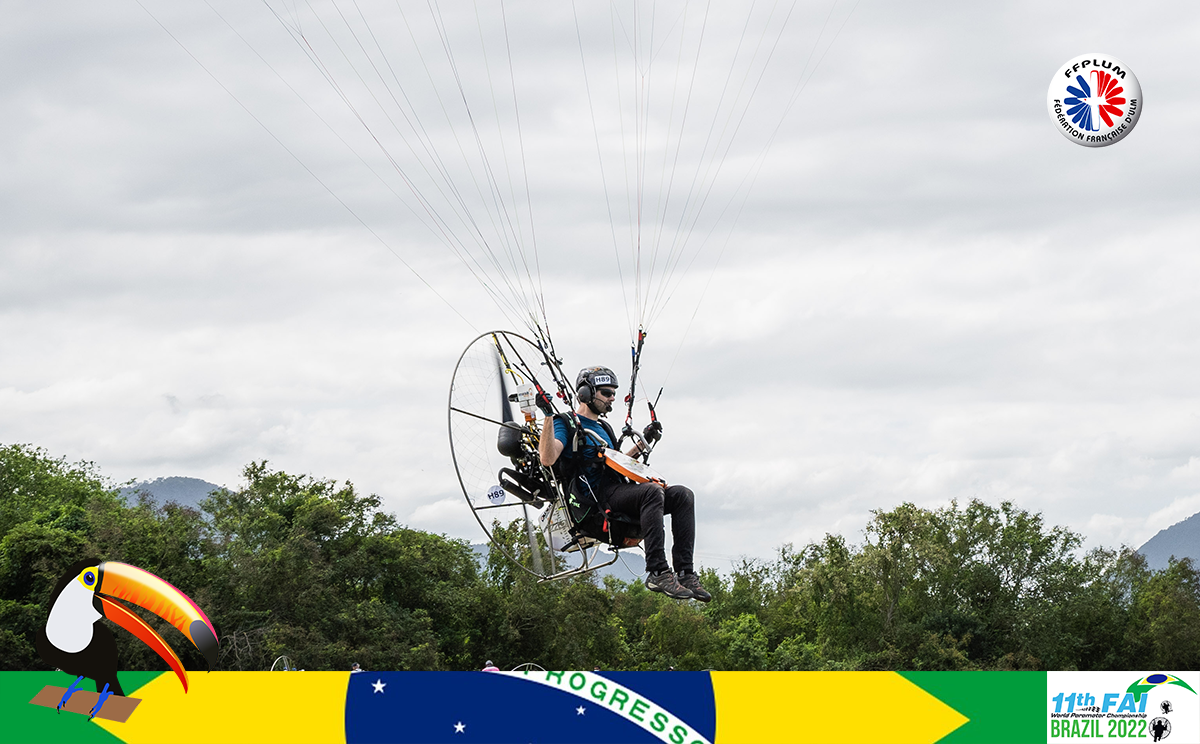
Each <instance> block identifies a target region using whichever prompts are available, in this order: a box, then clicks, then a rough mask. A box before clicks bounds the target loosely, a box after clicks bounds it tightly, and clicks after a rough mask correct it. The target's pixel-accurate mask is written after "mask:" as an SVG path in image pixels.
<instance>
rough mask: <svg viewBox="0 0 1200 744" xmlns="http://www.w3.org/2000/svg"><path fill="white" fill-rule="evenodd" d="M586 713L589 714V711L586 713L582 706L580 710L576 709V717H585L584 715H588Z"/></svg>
mask: <svg viewBox="0 0 1200 744" xmlns="http://www.w3.org/2000/svg"><path fill="white" fill-rule="evenodd" d="M586 712H587V711H585V710H584V709H583V706H582V705H581V706H579V707H578V708H576V709H575V714H576V715H580V716H582V715H583V714H584V713H586Z"/></svg>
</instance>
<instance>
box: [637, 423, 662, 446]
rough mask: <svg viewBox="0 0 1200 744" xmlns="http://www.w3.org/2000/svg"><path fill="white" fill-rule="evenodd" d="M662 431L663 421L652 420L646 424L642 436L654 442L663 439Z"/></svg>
mask: <svg viewBox="0 0 1200 744" xmlns="http://www.w3.org/2000/svg"><path fill="white" fill-rule="evenodd" d="M662 431H663V429H662V423H661V422H658V421H652V422H650V423H649V424H647V425H646V428H645V429H642V438H643V439H645V440H646V441H647V442H650V443H651V444H653V443H654V442H657V441H658V440H660V439H662Z"/></svg>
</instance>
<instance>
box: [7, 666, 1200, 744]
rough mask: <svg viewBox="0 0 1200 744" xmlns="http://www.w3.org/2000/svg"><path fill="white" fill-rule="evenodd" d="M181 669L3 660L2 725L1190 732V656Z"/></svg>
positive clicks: (266, 732) (607, 741) (399, 731)
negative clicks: (79, 680)
mask: <svg viewBox="0 0 1200 744" xmlns="http://www.w3.org/2000/svg"><path fill="white" fill-rule="evenodd" d="M190 680H191V682H190V689H189V690H188V692H186V693H185V692H184V691H183V689H182V686H181V685H180V684H179V681H178V680H177V679H176V677H175V676H174V675H173V674H170V673H158V672H124V673H122V674H121V683H122V686H123V687H124V688H125V690H126V695H127V698H128V699H129V700H130V701H131V702H130V705H133V704H134V703H133V702H132V701H134V700H136V701H138V702H136V708H134V709H133V712H132V713H131V714H129V716H128V718H127V720H125V721H123V722H119V721H114V720H105V719H103V718H100V717H97V718H92V719H89V718H88V717H87V715H86V714H78V713H71V712H67V711H63V712H59V711H57V710H56V709H55V707H54V706H53V703H52V702H51V704H50V707H46V704H45V703H39V704H31V703H30V701H31V700H33V699H34V698H35V697H37V696H39V695H43V699H44V697H45V694H44V693H43V688H45V687H46V686H58V687H67V686H68V685H69V684H70V683H71V682H72V681H73V678H71V677H69V676H68V675H66V674H63V673H61V672H46V673H41V672H3V673H0V706H2V707H3V712H4V720H5V721H6V727H5V735H4V737H3V740H4V741H14V742H18V741H19V742H31V743H35V742H107V743H110V744H117V743H118V742H129V743H131V744H132V743H134V742H156V743H163V744H169V743H173V742H178V743H181V744H182V743H184V742H213V743H221V742H281V743H283V742H289V743H301V742H312V743H313V744H318V743H322V744H323V743H325V742H331V743H336V744H359V743H362V744H366V743H368V742H378V743H379V744H384V743H396V744H400V743H404V744H409V743H416V742H423V743H430V744H436V743H439V742H451V743H453V744H475V743H478V742H497V743H512V744H517V743H519V742H520V743H524V744H529V743H530V742H570V743H571V744H593V743H594V744H615V743H618V742H630V743H643V742H644V743H646V744H655V743H657V742H663V743H667V744H730V743H735V742H742V743H746V744H751V743H753V744H774V743H779V744H783V743H784V742H797V743H800V742H822V743H826V742H845V743H847V744H849V743H852V742H863V743H869V742H897V743H901V742H903V743H912V744H918V743H919V744H933V743H934V742H946V743H954V744H970V743H979V744H985V743H987V744H991V743H995V744H1002V743H1003V744H1019V743H1021V742H1062V741H1076V740H1085V739H1087V740H1094V739H1107V740H1111V741H1117V740H1120V741H1126V742H1128V741H1147V742H1154V741H1163V742H1167V744H1186V743H1187V742H1192V743H1193V744H1200V704H1198V702H1197V695H1196V692H1195V691H1196V690H1198V689H1200V674H1198V673H1195V672H1158V671H1153V670H1152V671H1146V672H1050V673H1046V672H585V671H564V672H557V671H555V672H547V671H524V672H370V671H364V672H357V673H349V672H211V673H207V674H205V673H198V674H193V675H191V677H190ZM85 689H90V685H89V686H88V687H85ZM51 697H53V694H52V695H51ZM1155 736H1158V737H1159V738H1155Z"/></svg>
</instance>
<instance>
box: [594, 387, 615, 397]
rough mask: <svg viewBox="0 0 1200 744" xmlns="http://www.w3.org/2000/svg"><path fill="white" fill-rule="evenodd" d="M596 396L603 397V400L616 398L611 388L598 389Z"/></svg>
mask: <svg viewBox="0 0 1200 744" xmlns="http://www.w3.org/2000/svg"><path fill="white" fill-rule="evenodd" d="M596 395H603V396H604V397H605V398H615V397H617V391H616V390H613V389H611V388H608V389H605V388H600V389H598V390H597V391H596Z"/></svg>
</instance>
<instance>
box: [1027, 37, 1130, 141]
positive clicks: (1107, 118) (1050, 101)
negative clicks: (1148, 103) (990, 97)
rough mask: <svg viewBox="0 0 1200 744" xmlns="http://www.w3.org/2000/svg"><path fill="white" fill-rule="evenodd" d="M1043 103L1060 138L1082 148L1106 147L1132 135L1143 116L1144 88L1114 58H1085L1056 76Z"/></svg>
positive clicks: (1086, 55)
mask: <svg viewBox="0 0 1200 744" xmlns="http://www.w3.org/2000/svg"><path fill="white" fill-rule="evenodd" d="M1046 105H1047V106H1048V107H1049V109H1050V118H1051V119H1053V120H1054V124H1055V126H1056V127H1058V131H1059V132H1062V135H1063V136H1064V137H1066V138H1067V139H1069V140H1071V141H1072V142H1074V143H1075V144H1078V145H1083V146H1084V147H1105V146H1107V145H1111V144H1113V143H1114V142H1119V141H1121V140H1123V139H1125V138H1126V137H1128V136H1129V133H1130V132H1132V131H1133V128H1134V126H1135V125H1136V124H1137V121H1138V117H1140V116H1141V115H1142V86H1141V85H1139V84H1138V79H1137V78H1136V77H1135V76H1134V74H1133V70H1130V69H1129V67H1128V66H1127V65H1126V64H1125V63H1124V62H1122V61H1121V60H1119V59H1117V58H1116V57H1113V56H1110V55H1107V54H1083V55H1080V56H1078V57H1076V58H1075V59H1072V60H1071V61H1069V62H1067V63H1066V64H1065V65H1063V66H1062V67H1060V68H1058V72H1056V73H1054V78H1053V79H1052V80H1051V81H1050V92H1049V93H1047V94H1046Z"/></svg>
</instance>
